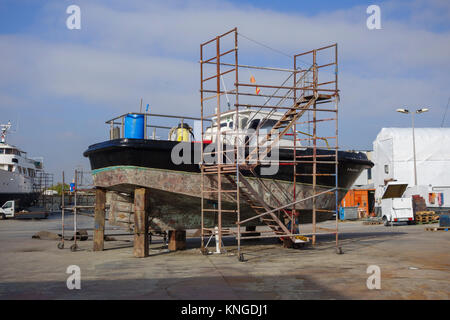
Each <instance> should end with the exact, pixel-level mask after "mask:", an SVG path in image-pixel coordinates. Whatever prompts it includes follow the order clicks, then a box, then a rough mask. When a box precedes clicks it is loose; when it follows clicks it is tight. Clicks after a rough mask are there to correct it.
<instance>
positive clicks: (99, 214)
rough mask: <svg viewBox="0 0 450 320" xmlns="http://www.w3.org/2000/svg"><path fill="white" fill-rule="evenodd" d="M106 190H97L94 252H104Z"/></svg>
mask: <svg viewBox="0 0 450 320" xmlns="http://www.w3.org/2000/svg"><path fill="white" fill-rule="evenodd" d="M105 204H106V190H105V189H102V188H97V189H96V190H95V212H94V251H103V250H104V237H105Z"/></svg>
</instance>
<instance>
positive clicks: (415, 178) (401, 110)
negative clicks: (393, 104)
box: [396, 108, 429, 186]
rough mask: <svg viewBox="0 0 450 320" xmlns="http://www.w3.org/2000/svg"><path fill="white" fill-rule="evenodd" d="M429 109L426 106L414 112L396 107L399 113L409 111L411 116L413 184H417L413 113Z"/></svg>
mask: <svg viewBox="0 0 450 320" xmlns="http://www.w3.org/2000/svg"><path fill="white" fill-rule="evenodd" d="M428 110H429V109H427V108H422V109H417V110H416V112H409V110H408V109H397V110H396V111H397V112H400V113H405V114H408V113H411V118H412V136H413V156H414V185H415V186H417V167H416V138H415V136H414V114H415V113H417V114H420V113H424V112H427V111H428Z"/></svg>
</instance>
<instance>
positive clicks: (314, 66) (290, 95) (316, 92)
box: [200, 28, 339, 256]
mask: <svg viewBox="0 0 450 320" xmlns="http://www.w3.org/2000/svg"><path fill="white" fill-rule="evenodd" d="M233 33H234V48H231V49H228V50H225V51H221V49H222V48H221V46H220V44H221V40H222V39H223V38H224V37H226V36H231V35H232V34H233ZM237 35H238V33H237V28H234V29H231V30H230V31H228V32H226V33H223V34H221V35H219V36H216V37H215V38H212V39H210V40H208V41H206V42H203V43H202V44H200V102H201V119H200V121H201V122H202V141H201V143H202V148H201V152H202V155H201V157H202V158H201V159H202V165H201V174H202V194H201V220H202V221H201V229H202V232H201V237H202V251H204V250H206V247H205V246H204V241H205V232H206V231H207V233H208V234H211V232H214V231H211V230H212V229H211V228H205V225H204V218H205V214H206V212H217V215H218V221H217V223H218V234H219V248H220V250H222V234H223V233H224V231H225V229H223V228H222V222H221V215H222V212H229V213H230V214H233V213H235V214H236V225H237V234H235V237H236V238H237V243H238V255H239V256H240V254H241V251H242V248H241V234H245V233H246V231H241V227H242V226H243V225H244V224H245V223H247V222H250V221H252V220H255V219H258V218H261V217H263V216H265V215H273V214H275V213H276V212H280V210H284V209H287V208H290V209H292V213H291V215H290V216H289V215H288V220H289V219H290V221H291V227H290V230H289V232H286V233H285V234H282V235H279V234H273V235H265V236H251V237H245V238H246V239H258V238H270V237H278V238H280V237H288V238H290V239H291V240H295V239H294V237H295V236H297V235H311V236H312V243H313V245H315V243H316V235H319V234H336V247H338V243H339V242H338V240H339V236H338V233H339V231H338V205H339V204H338V149H339V147H338V103H339V89H338V59H337V55H338V51H337V44H332V45H328V46H324V47H321V48H318V49H314V50H310V51H307V52H303V53H299V54H296V55H294V56H293V69H288V68H272V67H261V66H250V65H241V64H239V63H238V40H237V39H238V37H237ZM206 46H215V51H216V54H215V56H214V57H210V58H208V59H205V58H204V57H203V54H204V52H205V50H204V49H205V47H206ZM322 51H327V52H329V53H330V55H331V56H334V58H330V59H332V61H324V62H323V61H321V63H322V64H321V65H318V63H317V62H318V59H317V53H318V52H322ZM230 54H234V60H235V63H234V64H233V63H225V62H223V61H221V59H222V58H223V57H224V56H227V55H230ZM299 57H302V61H304V60H305V59H310V60H311V67H310V68H307V69H297V60H298V58H299ZM205 65H215V73H213V74H212V75H209V76H208V77H206V78H205V76H204V66H205ZM221 67H232V68H231V69H228V70H226V71H221ZM240 68H244V69H256V70H264V71H278V72H289V73H291V76H293V82H292V86H290V85H286V84H285V83H286V82H285V83H283V84H282V85H272V84H255V83H243V82H240V79H239V74H238V73H239V69H240ZM326 68H335V70H334V78H333V79H331V80H322V82H319V73H320V71H321V70H323V69H326ZM225 73H227V74H228V73H230V74H231V73H235V80H234V84H233V85H234V89H233V90H227V89H226V88H224V89H223V90H222V89H221V86H220V79H221V76H222V75H224V74H225ZM297 74H299V75H300V76H299V77H297ZM308 74H312V81H311V82H309V81H308V82H306V85H305V83H304V82H305V79H306V76H307V75H308ZM299 79H300V81H299ZM212 80H216V81H215V82H216V83H215V87H216V90H212V89H211V88H208V89H206V88H205V87H204V83H206V82H208V81H212ZM324 86H326V87H324ZM256 87H258V88H262V89H269V90H270V89H272V90H276V91H275V93H274V94H272V95H270V94H267V93H266V94H257V93H256V94H255V93H250V92H240V91H239V88H256ZM279 90H287V91H286V95H284V96H283V95H282V94H278V95H276V93H277V92H278V91H279ZM310 92H311V93H312V97H313V99H314V101H313V103H312V104H311V105H310V104H308V105H307V107H306V108H303V107H301V106H299V104H298V103H296V102H297V101H298V99H301V98H302V97H304V96H308V95H310V94H311V93H310ZM208 93H209V94H213V95H210V96H205V94H208ZM306 93H308V94H306ZM223 94H234V96H235V103H234V106H235V109H233V110H230V111H233V112H234V114H235V116H236V120H237V119H239V110H240V107H241V108H246V110H248V109H252V108H255V109H259V110H254V109H253V110H254V111H257V112H259V111H261V110H262V109H269V110H271V111H270V112H275V111H277V110H279V111H281V112H291V111H289V110H293V109H295V110H296V112H299V113H301V115H300V116H299V117H297V118H295V119H294V120H292V122H293V123H292V124H291V126H292V127H293V128H294V131H293V132H294V133H293V134H291V135H293V136H294V137H293V141H294V154H293V159H292V160H291V161H278V163H279V164H282V165H292V166H293V169H292V181H293V183H294V187H293V191H292V192H293V193H292V199H293V201H292V202H290V203H288V204H285V205H280V206H279V207H278V208H276V209H270V210H268V209H267V210H264V212H261V213H257V214H256V215H255V216H253V217H251V218H248V219H245V220H242V221H241V220H240V207H239V206H240V200H242V199H241V197H242V198H246V197H247V198H248V197H250V196H251V195H250V194H247V191H245V190H244V189H243V187H241V180H242V182H245V184H243V185H246V184H248V182H246V181H244V180H246V178H245V176H243V175H242V173H241V172H240V170H241V169H240V167H239V165H240V164H239V160H236V161H234V163H231V165H232V167H234V169H233V170H231V169H230V163H229V162H228V161H227V162H228V163H227V164H224V163H223V162H222V156H220V157H219V159H218V160H219V161H218V163H217V165H214V166H211V164H207V163H205V162H203V159H204V155H205V153H204V152H203V140H204V135H205V131H204V129H203V121H212V118H213V117H216V120H215V121H216V123H217V124H219V123H220V118H221V114H222V112H221V110H220V107H221V105H220V101H221V99H220V98H221V96H222V95H223ZM240 96H247V97H254V98H269V99H268V100H270V99H272V98H276V99H281V100H280V102H279V104H278V105H267V102H268V100H267V101H266V103H265V104H262V105H261V104H243V103H239V97H240ZM319 97H320V100H318V98H319ZM213 99H216V102H217V104H216V108H217V109H216V111H215V113H214V114H208V113H207V112H206V111H207V110H206V105H205V104H204V103H205V102H206V101H211V100H213ZM289 101H290V102H289ZM282 102H289V104H291V103H293V105H292V106H282V105H281V103H282ZM300 103H301V102H300ZM326 103H334V106H333V107H330V108H318V107H317V105H318V104H326ZM227 112H229V111H227ZM323 112H332V113H336V116H335V117H333V118H325V119H324V118H321V119H320V118H319V117H318V115H319V114H321V113H323ZM206 114H208V115H206ZM303 114H305V115H308V121H304V120H302V121H300V119H301V117H302V116H303ZM309 115H311V116H312V119H309ZM327 121H328V122H334V123H335V135H334V136H328V134H327V135H319V127H318V126H317V124H318V123H324V122H327ZM300 124H308V125H310V126H311V127H312V134H311V137H309V138H307V139H302V138H300V137H297V135H298V134H302V133H299V132H297V125H300ZM238 126H239V121H236V125H235V127H237V128H238V129H239V127H238ZM217 127H218V128H219V126H217ZM286 133H287V132H282V133H281V135H284V134H286ZM324 137H325V139H330V140H332V141H334V142H335V143H334V145H330V146H329V147H327V148H324V147H321V146H319V145H318V143H317V142H318V140H323V139H324ZM280 138H281V136H280V137H275V140H276V139H280ZM222 139H223V138H222V135H221V133H220V130H217V132H216V144H217V150H216V151H215V153H216V154H218V155H221V154H222V150H221V149H222V142H223V141H222ZM235 139H237V137H236V138H235ZM302 140H307V141H312V148H313V154H312V155H311V156H307V157H306V156H297V155H296V151H297V148H302V146H298V145H297V142H298V141H302ZM327 143H328V142H327ZM321 149H327V150H330V149H334V150H335V153H334V161H321V160H320V158H322V157H325V155H320V154H318V152H317V151H318V150H321ZM238 152H239V148H237V153H236V154H237V156H236V158H235V159H240V157H239V155H238ZM326 157H330V155H326ZM228 160H232V159H230V158H229V159H228ZM258 163H266V161H265V159H258ZM306 163H308V164H312V167H313V172H312V173H311V174H309V175H310V176H312V184H311V186H312V189H313V195H312V196H309V197H303V198H301V199H297V193H296V183H297V176H301V175H304V174H301V173H297V165H301V164H306ZM319 163H320V164H323V165H330V166H333V168H334V172H332V173H330V174H320V173H318V172H317V165H318V164H319ZM224 166H227V167H226V168H225V167H224ZM242 169H245V170H248V168H247V165H245V164H244V165H243V166H242ZM251 171H252V172H254V171H253V170H251ZM233 172H234V173H233ZM230 174H232V175H233V176H234V177H231V178H232V179H234V181H235V183H236V189H233V190H230V189H229V188H228V189H227V190H225V189H224V188H223V186H222V181H224V180H225V179H223V177H224V176H225V177H228V178H230ZM324 175H327V176H334V177H335V186H334V188H330V189H328V190H326V191H322V192H318V193H317V192H316V191H317V187H319V186H320V185H318V184H317V177H319V176H324ZM213 176H215V177H216V181H215V182H216V184H217V188H210V187H207V184H206V183H205V181H206V180H204V179H207V178H208V177H213ZM320 187H322V186H320ZM212 189H214V190H212ZM265 191H266V192H267V191H269V193H270V196H272V197H273V198H274V199H276V197H275V196H274V195H273V194H272V192H270V190H268V189H267V188H266V189H265ZM208 192H213V193H215V194H217V208H216V207H214V209H211V208H208V207H207V202H206V199H205V194H207V193H208ZM233 193H236V209H234V210H224V209H222V201H223V197H222V195H224V196H225V195H226V194H228V195H230V194H233ZM330 193H333V194H334V195H335V209H334V210H331V209H325V208H321V207H320V205H319V204H318V203H317V202H316V199H317V198H318V197H319V196H321V195H324V194H330ZM285 196H286V195H285ZM310 199H312V200H313V201H312V202H313V208H312V211H313V217H312V220H313V222H312V224H313V232H311V233H298V232H297V233H295V230H294V221H295V216H296V204H298V203H300V202H302V201H306V200H310ZM260 200H261V199H260ZM276 200H277V199H276ZM261 201H263V200H261ZM277 201H278V202H279V200H277ZM279 203H280V202H279ZM264 206H266V205H265V204H264V203H263V204H262V207H264ZM255 212H257V211H255ZM320 212H335V214H336V226H335V230H332V232H325V233H324V232H319V231H318V230H325V229H327V230H325V231H330V230H331V229H328V228H325V229H324V228H321V227H317V226H316V224H317V219H316V218H317V214H320ZM276 220H277V219H276ZM283 230H284V229H283ZM226 232H227V234H229V232H230V231H229V230H228V229H227V230H226Z"/></svg>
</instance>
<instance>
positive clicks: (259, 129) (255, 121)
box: [205, 109, 301, 148]
mask: <svg viewBox="0 0 450 320" xmlns="http://www.w3.org/2000/svg"><path fill="white" fill-rule="evenodd" d="M282 117H283V113H280V112H272V111H261V110H260V111H255V110H250V109H248V110H239V118H238V119H236V111H233V110H231V111H227V112H223V113H222V114H221V115H220V129H219V130H220V132H221V133H222V135H223V139H224V141H226V143H227V144H230V145H234V144H235V141H236V137H240V138H239V139H240V143H241V144H243V143H246V141H245V139H249V138H250V137H254V138H253V141H251V142H250V145H256V142H257V141H258V145H259V147H262V146H265V145H268V144H269V143H270V142H268V141H265V137H266V135H267V134H268V133H269V132H270V130H272V128H273V127H274V125H275V124H276V123H277V122H278V121H279V120H280V119H281V118H282ZM212 121H213V122H212V126H211V127H208V128H207V129H206V131H205V139H206V140H211V141H212V142H215V141H216V138H217V117H212ZM236 124H238V126H236ZM293 136H294V135H293V129H292V128H291V129H289V131H288V132H287V133H286V134H284V135H283V136H282V138H281V139H280V140H279V147H283V148H292V147H293V146H294V139H293ZM256 137H257V139H256ZM296 147H297V148H298V147H300V148H301V144H300V143H299V142H298V141H297V145H296Z"/></svg>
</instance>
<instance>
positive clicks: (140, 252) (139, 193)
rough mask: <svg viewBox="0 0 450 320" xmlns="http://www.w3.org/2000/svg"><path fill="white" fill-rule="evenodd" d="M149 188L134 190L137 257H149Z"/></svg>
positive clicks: (135, 253)
mask: <svg viewBox="0 0 450 320" xmlns="http://www.w3.org/2000/svg"><path fill="white" fill-rule="evenodd" d="M149 204H150V202H149V189H147V188H136V189H135V191H134V247H133V254H134V256H135V257H137V258H145V257H148V252H149V243H148V240H149V238H148V226H149V224H148V212H149Z"/></svg>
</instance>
